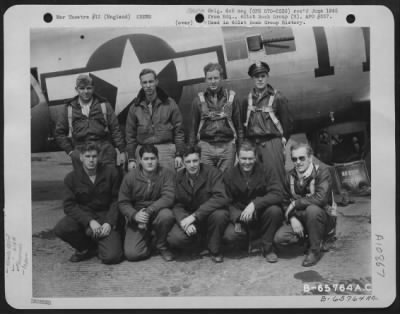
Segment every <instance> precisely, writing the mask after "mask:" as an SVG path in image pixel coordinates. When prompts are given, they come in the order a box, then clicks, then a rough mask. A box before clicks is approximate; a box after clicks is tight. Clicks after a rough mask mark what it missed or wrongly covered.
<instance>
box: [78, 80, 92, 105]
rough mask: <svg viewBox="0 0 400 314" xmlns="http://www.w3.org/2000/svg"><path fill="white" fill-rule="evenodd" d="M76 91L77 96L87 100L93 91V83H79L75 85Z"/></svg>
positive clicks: (84, 100)
mask: <svg viewBox="0 0 400 314" xmlns="http://www.w3.org/2000/svg"><path fill="white" fill-rule="evenodd" d="M75 90H76V92H77V93H78V97H79V99H80V100H81V101H83V102H89V101H90V100H91V99H92V97H93V93H94V87H93V85H82V84H81V85H79V86H77V87H75Z"/></svg>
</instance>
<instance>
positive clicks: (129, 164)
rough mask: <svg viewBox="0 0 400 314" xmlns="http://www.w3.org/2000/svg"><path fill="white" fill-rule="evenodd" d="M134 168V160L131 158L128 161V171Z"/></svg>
mask: <svg viewBox="0 0 400 314" xmlns="http://www.w3.org/2000/svg"><path fill="white" fill-rule="evenodd" d="M135 168H136V161H133V160H131V161H130V162H128V171H129V170H132V169H135Z"/></svg>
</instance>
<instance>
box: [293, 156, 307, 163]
mask: <svg viewBox="0 0 400 314" xmlns="http://www.w3.org/2000/svg"><path fill="white" fill-rule="evenodd" d="M297 160H300V161H304V160H306V156H300V157H292V161H293V162H296V161H297Z"/></svg>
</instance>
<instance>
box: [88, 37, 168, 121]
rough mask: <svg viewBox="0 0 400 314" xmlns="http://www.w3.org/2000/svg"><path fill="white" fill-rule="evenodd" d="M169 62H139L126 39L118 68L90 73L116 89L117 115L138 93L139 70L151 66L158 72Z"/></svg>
mask: <svg viewBox="0 0 400 314" xmlns="http://www.w3.org/2000/svg"><path fill="white" fill-rule="evenodd" d="M169 62H171V60H162V61H156V62H149V63H143V64H142V63H140V61H139V59H138V57H137V55H136V53H135V50H134V49H133V47H132V44H131V42H130V41H129V40H127V41H126V44H125V49H124V54H123V56H122V62H121V66H120V67H119V68H111V69H107V70H100V71H93V72H91V73H92V74H94V75H96V76H97V77H99V78H101V79H102V80H104V81H106V82H108V83H110V84H112V85H114V86H115V87H116V88H117V89H118V91H117V98H116V101H115V114H116V115H118V114H119V113H120V112H121V111H122V110H124V108H125V107H126V106H127V105H128V104H129V103H130V102H131V101H132V100H133V99H134V98H135V97H136V95H137V94H138V92H139V90H140V88H141V86H140V80H139V73H140V71H141V70H143V69H144V68H151V69H153V70H154V71H155V72H156V73H160V72H161V71H162V70H163V69H164V68H165V66H166V65H167V64H168V63H169Z"/></svg>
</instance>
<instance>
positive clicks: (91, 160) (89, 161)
mask: <svg viewBox="0 0 400 314" xmlns="http://www.w3.org/2000/svg"><path fill="white" fill-rule="evenodd" d="M80 160H81V162H82V165H83V168H84V169H86V170H95V169H96V167H97V151H96V150H89V151H86V152H84V153H83V154H82V153H81V154H80Z"/></svg>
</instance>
